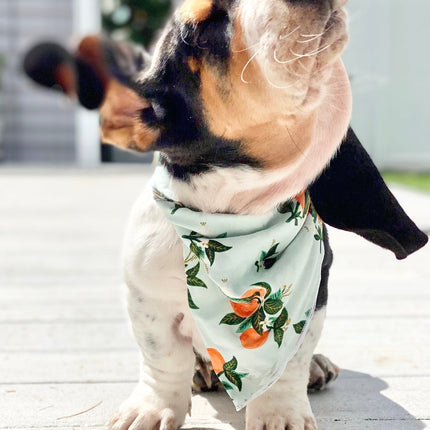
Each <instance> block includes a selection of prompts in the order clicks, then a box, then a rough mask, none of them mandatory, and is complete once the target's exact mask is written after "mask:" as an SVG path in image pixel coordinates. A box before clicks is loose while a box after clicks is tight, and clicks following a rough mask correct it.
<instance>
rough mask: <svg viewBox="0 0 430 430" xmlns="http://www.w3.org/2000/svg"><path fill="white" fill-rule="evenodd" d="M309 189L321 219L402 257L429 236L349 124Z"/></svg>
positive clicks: (418, 247)
mask: <svg viewBox="0 0 430 430" xmlns="http://www.w3.org/2000/svg"><path fill="white" fill-rule="evenodd" d="M309 191H310V194H311V199H312V202H313V204H314V206H315V209H316V210H317V212H318V214H319V215H320V217H321V218H322V219H323V221H325V222H326V223H327V224H329V225H331V226H333V227H336V228H340V229H342V230H347V231H352V232H354V233H357V234H359V235H360V236H363V237H364V238H365V239H367V240H369V241H371V242H373V243H375V244H376V245H379V246H381V247H383V248H387V249H389V250H390V251H392V252H394V254H395V255H396V257H397V258H398V259H399V260H400V259H403V258H406V257H407V256H408V255H410V254H412V253H413V252H415V251H417V250H418V249H420V248H421V247H423V246H424V245H425V244H426V243H427V241H428V237H427V235H425V234H424V233H423V232H421V231H420V230H419V229H418V227H417V226H416V225H415V224H414V223H413V221H412V220H411V219H410V218H409V217H408V216H407V215H406V213H405V211H404V210H403V209H402V208H401V206H400V205H399V203H398V201H397V200H396V199H395V197H394V196H393V194H392V193H391V192H390V190H389V189H388V187H387V186H386V184H385V182H384V180H383V179H382V177H381V175H380V174H379V172H378V169H377V168H376V166H375V165H374V164H373V162H372V160H371V159H370V156H369V154H368V153H367V152H366V150H365V149H364V148H363V146H362V145H361V143H360V141H359V140H358V138H357V137H356V135H355V134H354V132H353V131H352V129H351V128H349V130H348V133H347V136H346V138H345V140H344V141H343V143H342V144H341V146H340V149H339V151H338V153H337V154H336V156H335V157H334V158H333V160H332V161H331V163H330V165H329V166H328V167H327V168H326V170H325V171H324V172H323V173H322V174H321V176H320V177H319V178H318V179H317V180H316V181H315V182H314V183H313V184H312V185H311V186H310V188H309Z"/></svg>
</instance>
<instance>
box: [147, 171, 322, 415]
mask: <svg viewBox="0 0 430 430" xmlns="http://www.w3.org/2000/svg"><path fill="white" fill-rule="evenodd" d="M152 184H153V190H154V198H155V200H156V201H157V203H158V204H159V206H160V207H161V208H162V210H163V212H164V214H165V216H166V217H167V219H168V220H169V222H170V223H171V224H172V225H173V226H174V228H175V230H176V232H177V234H178V236H179V237H180V238H181V240H182V242H183V250H184V261H185V274H186V279H187V284H188V303H189V306H190V309H191V313H192V315H193V318H194V320H195V323H196V325H197V328H198V330H199V332H200V334H201V336H202V338H203V340H204V342H205V345H206V348H207V350H208V353H209V356H210V359H211V361H212V367H213V369H214V371H215V373H216V374H217V376H218V378H219V379H220V381H221V383H222V384H223V386H224V387H225V389H226V391H227V393H228V395H229V396H230V397H231V399H232V401H233V403H234V405H235V406H236V409H237V410H240V409H242V408H243V407H244V406H246V404H247V403H248V402H250V401H251V400H252V399H254V398H256V397H258V396H259V395H261V394H262V393H263V392H264V391H266V390H267V389H268V388H270V387H271V386H272V385H273V384H274V383H275V382H276V381H277V380H278V379H279V377H280V376H281V375H282V373H283V371H284V369H285V367H286V365H287V363H288V361H290V360H291V359H292V357H293V356H294V354H295V353H296V352H297V350H298V348H299V347H300V345H301V343H302V341H303V339H304V336H305V334H306V331H307V329H308V323H309V321H310V320H311V318H312V314H313V312H314V309H315V303H316V298H317V294H318V289H319V283H320V279H321V266H322V261H323V257H324V245H323V233H322V225H321V222H320V220H319V217H318V215H317V214H316V212H315V210H314V208H313V206H312V203H311V201H310V198H309V194H308V193H307V192H304V193H302V194H301V195H299V196H297V197H296V198H294V199H291V200H288V201H287V202H285V203H283V204H281V205H279V206H278V207H277V208H275V209H274V210H273V211H271V212H270V213H267V214H265V215H231V214H208V213H203V212H198V211H195V210H192V209H190V208H187V207H185V206H184V205H183V204H182V203H180V202H178V201H175V199H174V197H173V196H172V191H171V188H170V186H169V184H170V177H169V175H168V173H167V172H166V171H165V169H164V168H162V167H158V168H157V169H156V172H155V174H154V177H153V183H152Z"/></svg>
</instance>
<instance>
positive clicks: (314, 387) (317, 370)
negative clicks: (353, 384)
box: [308, 354, 340, 392]
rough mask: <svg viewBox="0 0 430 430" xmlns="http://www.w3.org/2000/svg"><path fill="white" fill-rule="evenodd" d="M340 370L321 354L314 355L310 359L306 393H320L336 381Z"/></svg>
mask: <svg viewBox="0 0 430 430" xmlns="http://www.w3.org/2000/svg"><path fill="white" fill-rule="evenodd" d="M339 373H340V369H339V367H337V366H336V365H335V364H334V363H333V362H332V361H331V360H330V359H329V358H328V357H326V356H325V355H322V354H315V355H314V356H313V357H312V361H311V367H310V371H309V382H308V391H309V392H314V391H321V390H324V389H325V388H326V387H327V385H328V384H329V383H331V382H333V381H335V380H336V378H337V377H338V376H339Z"/></svg>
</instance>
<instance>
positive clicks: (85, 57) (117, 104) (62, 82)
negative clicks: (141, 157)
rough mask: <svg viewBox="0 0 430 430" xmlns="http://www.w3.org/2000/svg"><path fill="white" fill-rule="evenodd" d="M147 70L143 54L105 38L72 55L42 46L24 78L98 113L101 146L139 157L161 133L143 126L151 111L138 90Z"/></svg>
mask: <svg viewBox="0 0 430 430" xmlns="http://www.w3.org/2000/svg"><path fill="white" fill-rule="evenodd" d="M149 65H150V58H149V56H148V54H147V53H146V52H145V51H144V50H143V49H141V48H138V47H135V46H132V45H130V44H128V43H125V42H124V43H121V42H114V41H112V40H109V39H107V38H104V37H101V36H88V37H85V38H84V39H82V41H81V42H80V43H79V45H78V48H77V50H76V52H74V53H69V52H68V51H67V50H66V49H64V48H63V47H62V46H60V45H58V44H55V43H50V42H47V43H39V44H38V45H36V46H34V47H33V48H32V49H31V50H30V51H29V52H28V53H27V55H26V57H25V59H24V70H25V72H26V73H27V75H28V76H29V77H30V78H32V79H33V80H34V81H35V82H37V83H38V84H40V85H42V86H45V87H48V88H53V89H57V90H60V91H63V92H64V93H65V94H67V95H68V96H70V97H77V99H78V100H79V103H80V104H81V105H82V106H84V107H85V108H87V109H100V114H101V121H100V123H101V126H100V132H101V138H102V141H103V142H105V143H111V144H113V145H116V146H119V147H122V148H124V149H131V150H137V151H146V150H148V149H150V148H151V145H152V143H153V142H154V141H155V140H156V138H157V137H158V133H159V132H158V130H154V129H152V128H150V127H148V126H146V125H145V123H144V122H143V121H142V119H141V117H142V112H143V111H145V110H146V109H151V106H150V103H149V102H148V101H147V100H145V99H144V98H143V97H141V96H140V95H139V94H138V93H137V91H135V90H134V89H135V88H136V76H137V74H138V73H139V72H141V71H143V70H144V69H145V68H147V67H149Z"/></svg>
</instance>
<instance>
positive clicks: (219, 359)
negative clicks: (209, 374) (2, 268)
mask: <svg viewBox="0 0 430 430" xmlns="http://www.w3.org/2000/svg"><path fill="white" fill-rule="evenodd" d="M207 351H208V354H209V358H210V359H211V362H212V368H213V370H214V372H215V373H216V374H217V375H218V373H220V372H222V371H223V370H224V364H225V360H224V357H223V356H222V355H221V353H220V352H219V351H218V350H216V349H215V348H208V349H207Z"/></svg>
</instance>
